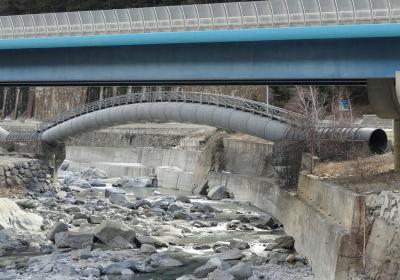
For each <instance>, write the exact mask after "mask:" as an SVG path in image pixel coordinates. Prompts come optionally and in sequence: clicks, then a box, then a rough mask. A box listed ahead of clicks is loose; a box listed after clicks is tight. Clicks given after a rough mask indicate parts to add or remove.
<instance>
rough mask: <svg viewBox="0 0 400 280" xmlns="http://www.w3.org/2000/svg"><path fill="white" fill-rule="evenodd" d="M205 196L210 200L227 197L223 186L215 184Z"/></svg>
mask: <svg viewBox="0 0 400 280" xmlns="http://www.w3.org/2000/svg"><path fill="white" fill-rule="evenodd" d="M207 197H208V199H211V200H221V199H223V198H227V197H228V196H227V192H226V188H225V187H224V186H217V187H213V188H211V189H210V190H209V191H208V194H207Z"/></svg>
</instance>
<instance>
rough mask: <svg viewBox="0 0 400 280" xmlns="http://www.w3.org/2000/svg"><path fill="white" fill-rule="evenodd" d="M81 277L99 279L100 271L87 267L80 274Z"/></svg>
mask: <svg viewBox="0 0 400 280" xmlns="http://www.w3.org/2000/svg"><path fill="white" fill-rule="evenodd" d="M82 276H85V277H88V276H94V277H99V276H100V270H99V269H97V268H95V267H88V268H86V269H85V270H84V271H83V272H82Z"/></svg>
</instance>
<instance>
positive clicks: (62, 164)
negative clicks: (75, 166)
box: [60, 160, 71, 171]
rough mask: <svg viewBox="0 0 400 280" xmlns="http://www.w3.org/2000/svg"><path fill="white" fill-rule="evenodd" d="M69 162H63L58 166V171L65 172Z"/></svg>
mask: <svg viewBox="0 0 400 280" xmlns="http://www.w3.org/2000/svg"><path fill="white" fill-rule="evenodd" d="M70 164H71V162H70V161H69V160H64V161H63V163H61V165H60V170H63V171H65V170H67V169H68V168H69V166H70Z"/></svg>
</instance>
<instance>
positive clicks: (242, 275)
mask: <svg viewBox="0 0 400 280" xmlns="http://www.w3.org/2000/svg"><path fill="white" fill-rule="evenodd" d="M228 272H229V273H230V274H232V275H233V276H234V277H235V279H236V280H246V279H249V278H250V277H251V276H252V275H253V266H252V265H251V264H249V263H244V262H240V263H238V264H236V265H235V266H233V267H232V268H230V269H229V270H228Z"/></svg>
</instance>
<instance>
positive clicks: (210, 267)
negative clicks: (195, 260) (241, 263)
mask: <svg viewBox="0 0 400 280" xmlns="http://www.w3.org/2000/svg"><path fill="white" fill-rule="evenodd" d="M230 267H231V265H230V264H229V263H227V262H225V261H222V260H220V259H218V258H211V259H209V260H208V261H207V263H206V264H204V265H202V266H200V267H198V268H197V269H196V270H195V271H194V272H193V275H194V276H196V277H197V278H205V277H207V275H208V274H209V273H210V272H213V271H214V270H215V269H222V270H226V269H229V268H230Z"/></svg>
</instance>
